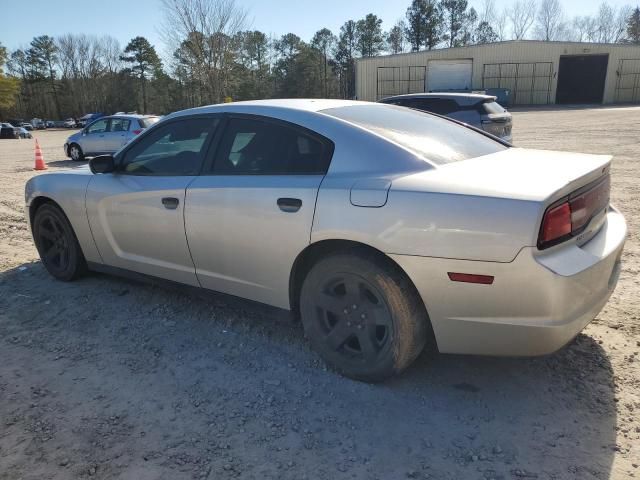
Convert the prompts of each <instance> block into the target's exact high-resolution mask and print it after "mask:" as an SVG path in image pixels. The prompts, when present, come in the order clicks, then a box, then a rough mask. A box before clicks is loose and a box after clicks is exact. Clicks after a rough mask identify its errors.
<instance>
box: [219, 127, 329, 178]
mask: <svg viewBox="0 0 640 480" xmlns="http://www.w3.org/2000/svg"><path fill="white" fill-rule="evenodd" d="M327 142H328V141H327ZM327 142H325V141H323V140H321V139H320V138H319V137H318V136H316V135H314V134H312V133H311V132H308V133H307V131H306V130H304V129H303V128H301V127H300V128H297V127H295V126H293V125H292V126H291V127H289V126H287V125H285V124H281V123H276V122H271V121H265V120H261V119H254V118H231V119H230V120H229V122H228V124H227V127H226V129H225V132H224V135H223V138H222V140H221V142H220V147H219V148H218V154H217V156H216V160H215V162H214V166H213V172H212V173H214V174H219V175H324V174H325V173H326V172H327V169H328V168H329V163H330V161H331V154H332V151H333V148H332V146H330V145H329V144H328V143H327Z"/></svg>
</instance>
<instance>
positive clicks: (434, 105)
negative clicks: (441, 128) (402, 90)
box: [413, 98, 460, 115]
mask: <svg viewBox="0 0 640 480" xmlns="http://www.w3.org/2000/svg"><path fill="white" fill-rule="evenodd" d="M413 108H417V109H418V110H425V111H427V112H433V113H437V114H439V115H447V114H449V113H452V112H456V111H458V110H460V107H458V104H457V103H456V101H455V100H447V99H444V98H433V99H419V100H416V103H415V106H414V107H413Z"/></svg>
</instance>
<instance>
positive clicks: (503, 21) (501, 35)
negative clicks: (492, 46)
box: [493, 8, 509, 42]
mask: <svg viewBox="0 0 640 480" xmlns="http://www.w3.org/2000/svg"><path fill="white" fill-rule="evenodd" d="M508 22H509V14H508V12H507V9H506V8H503V9H502V11H501V12H500V14H499V15H498V16H497V17H496V20H495V23H494V26H493V29H494V30H495V32H496V34H497V35H498V40H500V41H501V42H502V41H504V40H508V38H507V23H508Z"/></svg>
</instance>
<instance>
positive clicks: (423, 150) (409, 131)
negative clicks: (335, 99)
mask: <svg viewBox="0 0 640 480" xmlns="http://www.w3.org/2000/svg"><path fill="white" fill-rule="evenodd" d="M322 113H325V114H327V115H331V116H333V117H337V118H340V119H342V120H346V121H348V122H351V123H354V124H356V125H359V126H361V127H363V128H366V129H368V130H371V131H373V132H375V133H377V134H379V135H381V136H383V137H385V138H387V139H389V140H392V141H393V142H396V143H398V144H400V145H402V146H403V147H405V148H407V149H408V150H411V151H412V152H414V153H415V154H417V155H418V156H420V157H422V158H424V159H425V160H429V161H431V162H433V163H435V164H445V163H451V162H458V161H461V160H467V159H469V158H473V157H480V156H482V155H488V154H490V153H495V152H499V151H501V150H505V149H506V148H508V147H506V146H505V145H503V144H502V143H499V142H497V141H495V140H492V139H491V138H489V137H487V136H485V135H483V134H481V133H478V132H475V131H473V130H471V129H470V128H467V127H464V126H462V125H458V124H457V123H455V122H451V121H448V120H445V119H443V118H440V117H436V116H434V115H430V114H428V113H424V112H421V111H418V110H413V109H410V108H404V107H397V106H394V105H382V104H379V105H371V104H366V105H352V106H348V107H338V108H330V109H327V110H322Z"/></svg>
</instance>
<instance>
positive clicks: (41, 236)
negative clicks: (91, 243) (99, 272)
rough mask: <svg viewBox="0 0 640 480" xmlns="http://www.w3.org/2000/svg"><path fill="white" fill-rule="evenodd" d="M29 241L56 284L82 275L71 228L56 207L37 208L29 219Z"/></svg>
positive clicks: (81, 259)
mask: <svg viewBox="0 0 640 480" xmlns="http://www.w3.org/2000/svg"><path fill="white" fill-rule="evenodd" d="M33 239H34V241H35V243H36V248H37V249H38V253H39V254H40V259H41V260H42V263H43V264H44V266H45V268H46V269H47V271H48V272H49V273H50V274H51V275H52V276H54V277H55V278H57V279H58V280H63V281H66V282H68V281H71V280H74V279H76V278H77V277H79V276H80V275H82V274H83V273H84V272H85V271H86V269H87V264H86V261H85V259H84V255H83V254H82V249H81V248H80V244H79V243H78V240H77V239H76V235H75V233H74V232H73V228H72V227H71V224H70V223H69V220H67V217H66V216H65V215H64V213H62V210H60V208H58V207H57V206H55V205H52V204H45V205H42V206H41V207H40V208H38V210H37V211H36V214H35V216H34V219H33Z"/></svg>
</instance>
